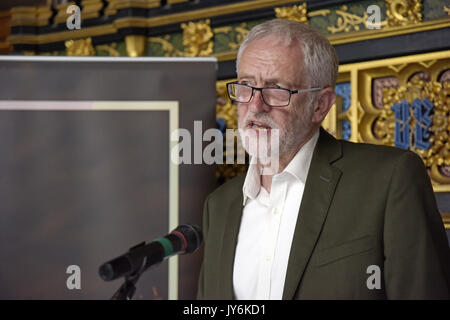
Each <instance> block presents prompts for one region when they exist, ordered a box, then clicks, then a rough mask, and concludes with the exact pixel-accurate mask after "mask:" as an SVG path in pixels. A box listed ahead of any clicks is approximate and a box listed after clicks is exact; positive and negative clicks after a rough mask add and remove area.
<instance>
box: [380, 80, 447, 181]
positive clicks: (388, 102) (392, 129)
mask: <svg viewBox="0 0 450 320" xmlns="http://www.w3.org/2000/svg"><path fill="white" fill-rule="evenodd" d="M383 93H384V109H383V110H382V112H381V114H380V117H379V118H378V121H377V122H376V126H375V128H374V130H375V131H376V134H377V136H379V137H383V138H382V141H383V143H384V144H388V145H394V143H395V142H396V140H397V138H396V137H395V134H397V133H399V132H402V133H405V136H404V137H403V139H404V140H407V143H406V144H405V145H406V146H409V149H410V150H412V151H414V152H416V153H418V154H419V155H420V156H421V157H422V159H423V162H424V164H425V166H426V167H433V166H435V167H439V166H450V108H449V106H450V82H449V81H447V82H444V83H440V82H432V81H430V82H425V81H423V80H421V79H420V78H419V77H413V78H412V79H411V81H409V82H408V83H407V84H406V86H399V87H398V88H387V89H384V92H383ZM422 102H425V105H427V107H426V108H425V109H424V111H423V112H422V111H418V110H417V109H415V106H416V107H417V105H418V103H422ZM415 104H416V105H415ZM400 105H401V106H402V107H405V109H404V110H403V112H402V113H403V114H402V116H401V117H400V118H403V119H399V117H398V114H396V112H397V111H398V110H396V109H395V107H396V106H400ZM396 127H397V129H398V130H397V129H396ZM409 128H415V129H413V130H409ZM404 129H406V131H405V130H404ZM396 130H397V131H396ZM420 132H422V133H421V134H422V135H423V136H421V137H420V139H422V138H425V141H422V145H418V144H417V140H418V139H419V137H417V136H415V135H417V134H418V133H420ZM413 136H414V139H415V144H414V145H413V144H412V143H411V142H412V141H413ZM427 137H429V138H428V139H426V138H427ZM447 179H450V176H448V177H447Z"/></svg>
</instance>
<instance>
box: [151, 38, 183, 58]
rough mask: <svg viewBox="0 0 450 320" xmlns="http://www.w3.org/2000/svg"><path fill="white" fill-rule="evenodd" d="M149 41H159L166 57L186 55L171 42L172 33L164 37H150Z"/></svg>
mask: <svg viewBox="0 0 450 320" xmlns="http://www.w3.org/2000/svg"><path fill="white" fill-rule="evenodd" d="M148 42H151V43H158V44H160V45H161V49H162V51H163V54H164V56H165V57H181V56H183V55H184V53H183V51H181V50H178V49H177V48H176V47H175V45H174V44H173V43H171V42H170V35H165V36H163V37H150V38H148Z"/></svg>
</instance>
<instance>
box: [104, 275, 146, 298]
mask: <svg viewBox="0 0 450 320" xmlns="http://www.w3.org/2000/svg"><path fill="white" fill-rule="evenodd" d="M140 276H141V272H140V271H138V272H136V273H135V274H132V275H129V276H126V277H125V281H124V283H123V284H122V285H121V286H120V288H119V289H117V291H116V293H114V295H113V296H112V297H111V300H131V299H132V298H133V295H134V293H135V292H136V286H135V285H136V282H137V281H138V280H139V277H140Z"/></svg>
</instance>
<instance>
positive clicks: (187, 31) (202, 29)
mask: <svg viewBox="0 0 450 320" xmlns="http://www.w3.org/2000/svg"><path fill="white" fill-rule="evenodd" d="M181 28H182V29H183V45H184V48H185V49H184V55H185V56H187V57H205V56H209V55H211V54H212V52H213V47H214V43H213V41H212V38H213V36H214V34H213V32H212V30H211V26H210V20H209V19H207V20H205V21H198V22H192V21H191V22H189V23H187V24H186V23H182V24H181Z"/></svg>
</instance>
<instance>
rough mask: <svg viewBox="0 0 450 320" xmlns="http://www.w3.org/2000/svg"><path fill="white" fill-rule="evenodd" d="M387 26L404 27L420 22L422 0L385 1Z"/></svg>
mask: <svg viewBox="0 0 450 320" xmlns="http://www.w3.org/2000/svg"><path fill="white" fill-rule="evenodd" d="M386 15H387V21H388V26H390V27H394V26H404V25H409V24H415V23H418V22H421V21H422V0H386Z"/></svg>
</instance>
